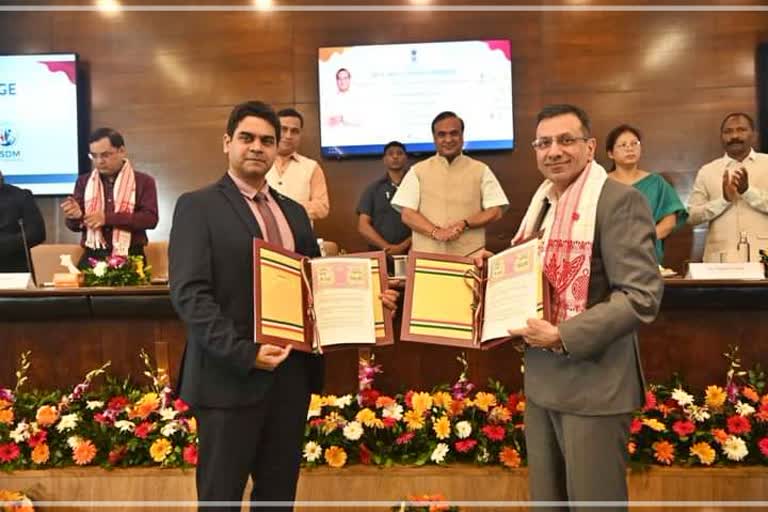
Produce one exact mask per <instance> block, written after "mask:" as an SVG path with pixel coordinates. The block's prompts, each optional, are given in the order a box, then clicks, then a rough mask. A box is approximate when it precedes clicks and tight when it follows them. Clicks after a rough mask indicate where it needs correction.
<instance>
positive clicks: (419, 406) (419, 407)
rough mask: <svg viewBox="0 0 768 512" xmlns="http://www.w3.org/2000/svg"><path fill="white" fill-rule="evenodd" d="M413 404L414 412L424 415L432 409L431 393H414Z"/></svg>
mask: <svg viewBox="0 0 768 512" xmlns="http://www.w3.org/2000/svg"><path fill="white" fill-rule="evenodd" d="M411 404H412V405H413V410H414V411H416V412H417V413H419V415H422V414H424V413H425V412H426V411H428V410H429V408H430V407H432V397H431V396H430V395H429V393H424V392H423V391H422V392H419V393H414V394H413V396H412V397H411Z"/></svg>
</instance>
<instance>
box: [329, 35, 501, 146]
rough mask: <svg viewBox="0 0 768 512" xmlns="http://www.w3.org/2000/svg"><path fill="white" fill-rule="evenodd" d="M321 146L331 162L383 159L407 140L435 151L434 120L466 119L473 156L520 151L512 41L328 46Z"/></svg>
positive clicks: (467, 143) (466, 135)
mask: <svg viewBox="0 0 768 512" xmlns="http://www.w3.org/2000/svg"><path fill="white" fill-rule="evenodd" d="M318 80H319V92H320V98H319V102H320V145H321V147H322V153H323V155H324V156H326V157H345V156H354V155H372V154H380V153H381V152H382V150H383V148H384V145H385V144H386V143H387V142H389V141H391V140H399V141H401V142H403V143H404V144H405V145H406V147H407V148H408V151H409V152H431V151H434V144H433V142H432V133H431V127H430V125H431V123H432V119H433V118H434V117H435V116H436V115H437V114H438V113H440V112H442V111H444V110H450V111H453V112H455V113H456V114H458V115H459V117H461V118H463V119H464V122H465V131H464V148H465V150H467V151H482V150H499V149H512V148H513V147H514V142H515V139H514V130H513V121H512V119H513V115H512V64H511V46H510V42H509V41H508V40H489V41H456V42H439V43H416V44H385V45H366V46H346V47H332V48H320V49H319V50H318Z"/></svg>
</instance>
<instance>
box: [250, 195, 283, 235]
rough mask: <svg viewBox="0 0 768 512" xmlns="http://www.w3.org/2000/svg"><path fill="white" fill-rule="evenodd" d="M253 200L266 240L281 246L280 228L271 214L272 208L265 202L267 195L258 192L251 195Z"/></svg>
mask: <svg viewBox="0 0 768 512" xmlns="http://www.w3.org/2000/svg"><path fill="white" fill-rule="evenodd" d="M253 200H254V201H255V202H256V208H258V210H259V213H260V214H261V218H262V220H263V221H264V227H265V228H266V230H267V232H266V233H265V234H266V235H267V236H266V239H267V242H269V243H271V244H274V245H279V246H280V247H283V237H281V236H280V229H279V228H278V227H277V221H276V220H275V216H274V215H272V210H271V209H270V208H269V205H268V204H267V197H266V196H265V195H264V193H263V192H258V193H257V194H256V195H255V196H253Z"/></svg>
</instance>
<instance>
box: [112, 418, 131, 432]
mask: <svg viewBox="0 0 768 512" xmlns="http://www.w3.org/2000/svg"><path fill="white" fill-rule="evenodd" d="M115 428H118V429H120V432H133V429H135V428H136V425H134V424H133V422H131V421H128V420H120V421H116V422H115Z"/></svg>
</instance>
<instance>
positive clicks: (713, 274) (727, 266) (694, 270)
mask: <svg viewBox="0 0 768 512" xmlns="http://www.w3.org/2000/svg"><path fill="white" fill-rule="evenodd" d="M685 277H686V278H688V279H744V280H759V279H765V267H764V266H763V264H762V263H757V262H756V263H690V264H689V266H688V274H687V275H686V276H685Z"/></svg>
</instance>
